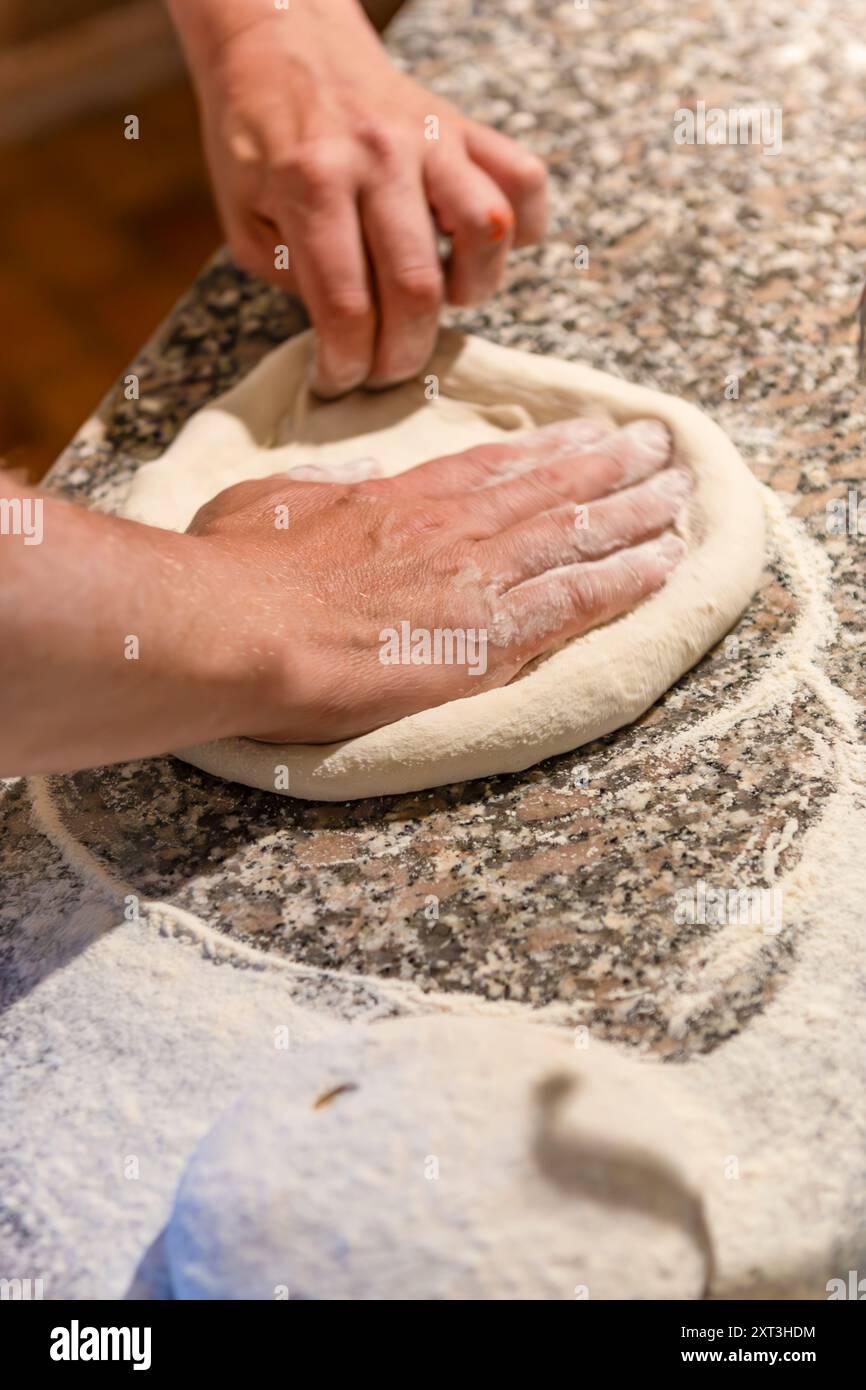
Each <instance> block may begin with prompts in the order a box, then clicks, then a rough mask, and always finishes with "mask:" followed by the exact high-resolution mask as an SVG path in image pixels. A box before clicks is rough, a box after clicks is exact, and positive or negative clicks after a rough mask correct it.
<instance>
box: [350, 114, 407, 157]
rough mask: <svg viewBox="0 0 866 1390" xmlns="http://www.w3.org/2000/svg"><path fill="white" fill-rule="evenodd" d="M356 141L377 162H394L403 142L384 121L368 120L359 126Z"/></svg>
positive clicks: (400, 151)
mask: <svg viewBox="0 0 866 1390" xmlns="http://www.w3.org/2000/svg"><path fill="white" fill-rule="evenodd" d="M357 135H358V139H359V141H360V142H361V144H362V145H364V146H365V147H366V149H367V150H369V152H370V153H371V154H373V155H375V156H376V158H377V159H379V160H385V161H388V162H391V161H393V160H396V159H397V158H398V157H399V156H400V154H401V153H402V150H403V141H402V139H401V138H400V136H399V134H398V133H397V131H396V130H395V128H394V127H393V126H392V125H389V124H388V123H387V122H386V121H380V120H368V121H364V123H363V124H362V125H361V126H360V128H359V130H358V132H357Z"/></svg>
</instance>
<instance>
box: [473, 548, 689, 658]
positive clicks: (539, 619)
mask: <svg viewBox="0 0 866 1390" xmlns="http://www.w3.org/2000/svg"><path fill="white" fill-rule="evenodd" d="M685 549H686V547H685V542H684V541H682V540H680V538H679V536H675V535H673V533H672V532H670V531H669V532H667V533H666V534H665V535H664V536H660V537H659V538H658V539H657V540H652V541H647V542H646V544H644V545H639V546H635V547H633V548H632V549H629V550H618V551H617V552H616V554H615V555H609V556H607V557H606V559H604V560H595V561H593V562H592V563H590V564H577V565H567V566H565V567H564V568H563V569H559V570H551V571H549V572H548V573H546V574H541V575H537V576H536V577H535V578H533V579H527V580H526V581H525V582H524V583H523V584H519V585H518V586H517V587H516V588H515V589H509V590H508V592H507V593H506V594H504V595H503V596H502V598H501V600H500V602H499V604H498V606H497V610H496V615H495V619H494V623H493V626H492V629H491V632H490V639H491V640H492V641H496V642H498V643H501V644H503V645H506V646H508V647H510V648H511V649H512V650H513V651H516V652H518V653H519V654H520V656H521V658H522V660H523V661H524V662H525V661H530V660H531V659H532V658H533V657H535V656H538V655H540V654H541V653H542V652H544V651H547V650H548V648H549V647H551V646H554V645H555V644H556V643H558V642H564V641H567V640H568V639H569V638H571V637H579V636H580V635H581V633H584V632H588V631H589V630H590V629H591V628H594V627H598V626H599V625H600V624H601V623H608V622H610V621H611V620H612V619H613V618H617V617H619V615H620V614H621V613H625V612H627V611H628V609H630V608H633V607H634V606H635V604H636V603H640V601H641V599H644V598H646V597H647V595H648V594H651V593H653V592H654V590H656V589H657V588H659V586H660V585H661V584H662V583H663V582H664V580H665V579H666V578H667V576H668V575H669V574H670V572H671V570H672V569H673V567H674V566H675V565H676V564H677V563H678V561H679V560H680V559H682V556H683V555H684V554H685Z"/></svg>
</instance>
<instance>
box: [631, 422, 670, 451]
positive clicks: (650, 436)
mask: <svg viewBox="0 0 866 1390" xmlns="http://www.w3.org/2000/svg"><path fill="white" fill-rule="evenodd" d="M625 429H626V432H627V433H628V435H629V438H630V439H631V442H632V443H633V444H634V446H635V448H636V449H638V450H639V451H640V453H642V454H644V455H646V456H647V457H648V458H658V459H664V458H667V456H668V454H669V453H670V448H671V436H670V432H669V430H668V428H667V426H666V425H663V424H662V422H661V420H633V421H632V422H631V424H628V425H626V426H625Z"/></svg>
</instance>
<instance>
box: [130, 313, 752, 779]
mask: <svg viewBox="0 0 866 1390" xmlns="http://www.w3.org/2000/svg"><path fill="white" fill-rule="evenodd" d="M311 337H312V335H311V334H310V333H304V334H301V335H300V336H299V337H296V338H292V339H289V340H288V341H287V342H285V343H282V344H281V345H280V346H279V347H278V348H276V349H274V351H273V352H271V353H269V354H268V355H267V357H265V358H264V359H263V360H262V361H261V362H260V363H259V364H258V365H257V366H256V367H255V369H254V370H253V371H252V372H250V374H249V375H248V376H247V377H246V378H244V380H242V381H241V382H239V383H238V385H237V386H235V387H234V388H233V389H232V390H231V391H229V392H227V393H226V394H225V395H224V396H222V397H221V398H220V399H219V400H217V401H215V402H214V403H213V404H212V405H209V406H207V407H206V408H205V409H204V410H201V411H199V413H198V414H197V415H195V416H193V417H192V419H190V420H189V421H188V422H187V424H186V425H185V426H184V428H183V429H182V430H181V431H180V433H179V435H178V436H177V438H176V439H175V440H174V442H173V443H172V445H171V446H170V448H169V449H168V450H167V451H166V453H165V454H164V455H163V456H162V458H160V459H157V460H156V461H155V462H153V463H150V464H146V465H145V466H144V467H142V468H141V469H140V470H139V472H138V474H137V476H136V478H135V480H134V482H133V485H132V488H131V491H130V493H129V496H128V498H127V501H126V503H125V506H124V508H123V511H124V514H125V515H126V516H129V517H132V518H134V519H136V520H138V521H144V522H148V523H149V524H151V525H153V526H163V527H168V528H170V529H174V530H184V529H185V528H186V527H187V526H188V524H189V522H190V521H191V519H192V517H193V516H194V515H195V513H196V511H197V510H198V508H199V507H200V506H201V505H202V504H203V503H204V502H206V501H208V499H209V498H211V497H213V496H214V495H215V494H216V493H217V492H220V491H221V490H222V489H223V488H225V487H228V486H229V485H230V484H232V483H236V482H240V481H243V480H244V479H248V478H262V477H266V476H267V475H268V474H271V473H282V472H285V471H286V470H288V469H291V468H296V467H309V466H313V467H315V468H317V469H320V470H322V471H323V472H324V473H328V472H332V473H333V474H334V476H340V479H341V481H345V480H347V479H352V478H358V477H363V476H370V475H371V474H375V473H380V474H382V475H388V474H393V473H399V472H401V471H403V470H404V469H406V468H411V467H413V466H414V465H415V464H418V463H421V462H423V461H424V460H426V459H429V458H434V457H436V456H437V455H440V454H445V453H452V452H456V451H457V450H459V449H463V448H466V447H468V446H470V445H473V444H481V443H485V442H490V441H493V440H502V439H503V438H506V437H507V436H509V435H514V434H515V433H517V432H519V431H522V430H528V429H532V428H536V427H537V426H539V425H542V424H548V423H550V422H551V421H554V420H559V419H565V418H567V417H569V416H575V415H582V416H586V417H588V418H592V419H597V420H602V421H606V422H609V423H610V422H612V423H614V424H615V425H617V426H620V425H623V424H626V423H627V422H628V421H630V420H634V419H636V418H639V417H646V416H655V417H657V418H658V419H661V420H663V421H665V423H666V424H667V425H668V427H669V428H670V430H671V432H672V435H673V439H674V459H675V461H676V462H677V463H679V464H680V465H681V466H684V467H687V468H689V469H691V470H692V472H693V474H694V478H695V489H694V492H693V494H692V497H691V499H690V502H689V504H688V507H687V509H686V511H687V514H686V515H684V516H683V517H682V525H681V529H682V531H683V534H684V535H685V536H686V537H687V539H688V541H689V551H688V553H687V555H686V556H685V557H684V559H683V560H682V561H681V563H680V564H679V566H678V567H677V569H676V570H675V571H674V572H673V574H672V575H671V577H670V578H669V580H668V582H667V584H666V585H665V586H664V588H663V589H661V590H660V591H659V592H658V593H656V594H654V595H653V596H651V597H650V598H649V599H647V600H645V601H644V602H643V603H642V604H640V605H639V607H637V608H636V609H633V610H632V611H631V612H630V613H628V614H626V615H625V616H624V617H621V618H618V619H616V620H615V621H614V622H612V623H609V624H607V625H606V626H604V627H601V628H597V629H595V630H594V631H592V632H590V633H587V634H586V635H585V636H583V637H579V638H576V639H574V640H573V641H571V642H569V643H566V644H565V645H564V646H563V647H561V648H560V649H559V650H557V651H555V652H553V653H551V654H550V655H549V656H547V657H545V658H543V659H541V660H539V661H538V662H536V663H534V664H533V666H532V667H531V668H529V669H527V670H526V671H525V672H524V673H523V674H521V675H519V676H518V677H517V678H516V679H515V680H513V681H512V682H511V683H510V684H509V685H507V686H505V687H504V688H502V689H499V690H491V691H485V692H483V693H481V694H479V695H474V696H469V697H467V698H464V699H460V700H454V701H452V702H451V703H450V704H447V705H441V706H439V707H438V708H436V709H431V710H424V711H422V712H420V713H418V714H414V715H410V716H408V717H407V718H404V719H401V720H398V721H397V722H396V723H394V724H390V725H387V726H386V727H384V728H381V729H376V730H374V731H373V732H372V733H368V734H363V735H361V736H360V737H357V738H351V739H348V740H346V741H344V742H341V743H333V744H324V745H317V746H315V745H277V744H265V743H257V742H255V741H253V740H250V739H242V738H237V739H224V740H220V741H219V742H216V743H210V744H205V745H202V746H199V747H196V748H186V749H182V750H180V751H179V754H178V756H180V757H182V758H185V759H186V760H187V761H188V762H191V763H194V764H195V766H197V767H200V768H203V769H204V770H205V771H206V772H211V773H214V774H216V775H217V776H220V777H226V778H229V779H231V780H232V781H237V782H243V783H246V784H247V785H249V786H253V787H262V788H265V789H266V790H269V791H274V790H278V791H280V790H282V791H288V794H290V795H293V796H296V797H306V798H310V799H318V800H324V801H343V800H347V799H350V798H353V797H363V796H371V795H378V794H383V793H390V792H407V791H416V790H420V789H421V788H424V787H432V786H440V785H442V784H443V783H447V782H455V781H464V780H465V779H467V778H472V777H485V776H490V775H492V774H495V773H501V772H517V771H520V770H521V769H523V768H526V767H529V766H531V765H532V764H533V763H537V762H540V761H541V760H542V759H543V758H548V757H550V756H552V755H553V754H556V753H563V752H566V751H567V750H569V749H572V748H576V747H578V746H579V745H580V744H583V743H588V742H589V741H590V740H592V739H595V738H598V737H600V736H601V735H602V734H606V733H610V732H611V730H613V729H617V728H619V727H620V726H621V725H623V724H627V723H629V722H630V721H631V720H633V719H636V718H637V717H638V715H640V714H642V713H643V712H644V710H646V709H647V708H648V707H649V706H650V705H651V704H652V703H653V701H654V700H656V699H658V697H659V696H660V695H661V694H662V692H663V691H664V690H666V689H667V688H668V686H670V685H672V684H673V682H674V681H676V680H677V679H678V678H679V677H680V676H681V675H682V674H683V672H684V671H687V670H688V669H689V667H690V666H692V665H694V663H695V662H696V661H697V660H698V659H699V658H700V657H701V656H703V654H704V653H705V652H706V651H707V650H708V649H709V648H710V647H711V646H712V645H713V644H714V643H715V642H717V641H718V639H719V638H720V637H721V636H722V635H723V633H725V632H726V631H727V629H728V628H729V627H730V626H731V624H732V623H733V622H734V621H735V619H736V618H737V617H738V616H739V614H740V613H741V612H742V610H743V609H744V608H745V606H746V604H747V603H748V602H749V599H750V598H751V596H752V594H753V593H754V591H755V588H756V587H757V584H758V580H759V576H760V572H761V568H762V563H763V553H764V539H763V536H764V532H763V510H762V503H761V496H760V489H759V486H758V484H757V482H756V481H755V479H754V478H753V477H752V475H751V473H750V472H749V470H748V468H747V467H746V465H745V464H744V463H743V461H742V459H741V458H740V456H739V454H738V453H737V451H736V449H735V448H734V446H733V444H732V443H731V442H730V440H729V439H728V438H727V436H726V435H725V434H724V433H723V431H722V430H721V429H719V427H718V426H717V425H715V424H714V423H713V422H712V421H711V420H709V419H708V418H707V417H706V416H705V415H704V414H702V412H701V411H699V410H697V409H696V408H695V407H694V406H691V405H688V404H687V403H686V402H685V401H680V400H677V399H675V398H674V397H672V396H667V395H663V394H662V393H660V392H658V391H652V390H649V389H647V388H645V387H641V386H632V385H630V384H628V383H627V382H624V381H620V380H619V379H618V378H616V377H612V376H608V375H606V374H605V373H603V372H598V371H594V370H592V369H591V368H589V367H583V366H579V365H577V364H575V363H571V362H562V361H559V360H557V359H555V358H551V357H542V356H538V355H535V354H532V353H525V352H517V351H514V350H513V349H509V348H502V347H498V346H496V345H495V344H493V343H489V342H487V341H485V340H484V339H482V338H475V337H467V336H464V335H462V334H459V333H455V332H451V331H444V332H443V333H442V334H441V335H440V339H439V345H438V349H437V351H436V354H435V355H434V358H433V360H432V361H431V363H430V365H429V367H428V368H427V370H426V372H425V374H424V376H423V377H419V378H417V379H415V380H413V381H411V382H409V383H407V384H406V385H404V386H400V387H397V388H395V389H393V390H391V391H386V392H378V393H374V392H363V391H356V392H353V393H352V394H351V395H349V396H346V397H344V398H343V399H342V400H339V401H330V402H324V401H320V400H317V399H316V398H315V397H314V396H313V395H312V394H311V392H310V390H309V388H308V386H307V367H308V364H309V361H310V356H311ZM433 379H435V383H436V385H437V386H438V396H437V397H435V398H432V399H431V398H429V397H430V395H431V389H432V388H431V385H430V383H431V380H433ZM308 476H309V475H308Z"/></svg>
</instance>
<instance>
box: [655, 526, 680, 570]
mask: <svg viewBox="0 0 866 1390" xmlns="http://www.w3.org/2000/svg"><path fill="white" fill-rule="evenodd" d="M656 546H657V547H658V552H659V554H660V555H661V557H662V559H663V560H664V562H665V564H666V565H667V566H668V567H669V568H670V569H673V567H674V565H675V564H676V563H677V561H678V560H681V559H682V558H683V556H684V555H685V553H686V543H685V541H684V540H683V539H682V537H681V536H677V535H675V534H674V532H673V531H667V532H665V534H664V535H663V536H660V537H659V539H658V540H657V541H656Z"/></svg>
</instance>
